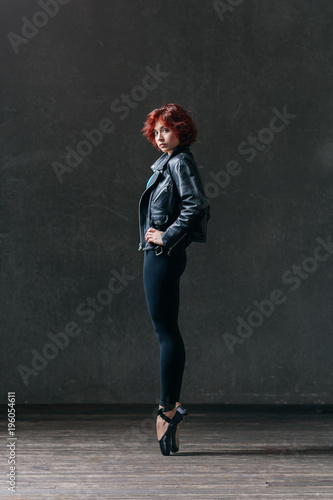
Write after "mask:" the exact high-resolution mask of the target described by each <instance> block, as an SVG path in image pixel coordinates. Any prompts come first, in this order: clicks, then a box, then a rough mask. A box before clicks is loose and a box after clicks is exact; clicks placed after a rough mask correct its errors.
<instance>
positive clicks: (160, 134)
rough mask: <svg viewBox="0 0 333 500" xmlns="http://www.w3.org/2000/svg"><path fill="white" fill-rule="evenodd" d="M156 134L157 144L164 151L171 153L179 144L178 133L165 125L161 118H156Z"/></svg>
mask: <svg viewBox="0 0 333 500" xmlns="http://www.w3.org/2000/svg"><path fill="white" fill-rule="evenodd" d="M154 134H155V141H156V144H157V146H158V147H159V148H160V149H161V151H163V153H168V154H169V155H170V154H171V153H172V151H173V150H174V149H175V147H176V146H178V144H179V140H178V139H177V136H176V134H175V133H174V132H173V130H171V129H169V128H168V127H166V126H165V125H163V123H162V122H161V120H156V123H155V128H154Z"/></svg>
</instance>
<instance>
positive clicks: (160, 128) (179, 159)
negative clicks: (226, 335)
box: [139, 104, 210, 455]
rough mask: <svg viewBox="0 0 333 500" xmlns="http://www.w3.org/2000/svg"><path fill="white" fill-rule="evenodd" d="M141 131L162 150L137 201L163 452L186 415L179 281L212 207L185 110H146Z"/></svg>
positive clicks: (175, 445)
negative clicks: (155, 346)
mask: <svg viewBox="0 0 333 500" xmlns="http://www.w3.org/2000/svg"><path fill="white" fill-rule="evenodd" d="M142 132H143V135H144V136H145V137H146V138H147V139H148V140H149V141H150V142H151V143H152V144H153V145H154V146H155V147H156V148H157V149H158V150H160V151H162V152H163V154H162V155H161V156H160V158H159V159H158V160H157V161H156V162H155V163H154V165H152V167H151V169H152V170H153V175H152V176H151V177H150V179H149V180H148V183H147V186H146V189H145V191H144V192H143V194H142V196H141V198H140V202H139V228H140V244H139V250H143V251H144V264H143V282H144V289H145V295H146V300H147V305H148V311H149V314H150V317H151V320H152V324H153V327H154V330H155V333H156V336H157V338H158V341H159V344H160V381H161V397H160V404H159V410H158V415H157V420H156V430H157V439H158V441H159V444H160V449H161V452H162V454H163V455H170V450H171V451H172V452H176V451H178V449H179V427H178V424H179V422H181V420H183V417H184V416H185V415H187V414H188V412H187V410H186V409H185V408H183V407H182V406H181V404H180V401H179V398H180V390H181V384H182V377H183V371H184V365H185V348H184V343H183V339H182V337H181V334H180V331H179V327H178V309H179V285H180V277H181V275H182V274H183V272H184V270H185V267H186V263H187V255H186V247H187V246H188V245H189V244H190V243H191V242H192V241H202V242H204V241H206V229H207V221H208V219H209V217H210V206H209V204H208V201H207V198H206V196H205V192H204V188H203V185H202V181H201V177H200V173H199V170H198V168H197V166H196V163H195V161H194V158H193V155H192V153H191V151H190V147H189V146H190V145H191V144H192V143H193V142H195V140H196V136H197V130H196V127H195V124H194V122H193V120H192V118H191V116H190V115H189V113H188V112H187V111H185V110H184V109H183V108H182V107H181V106H179V105H178V104H166V105H165V106H163V107H161V108H158V109H154V110H153V111H152V112H151V113H149V114H148V116H147V118H146V121H145V123H144V127H143V129H142Z"/></svg>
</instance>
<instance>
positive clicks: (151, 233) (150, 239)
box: [145, 227, 164, 247]
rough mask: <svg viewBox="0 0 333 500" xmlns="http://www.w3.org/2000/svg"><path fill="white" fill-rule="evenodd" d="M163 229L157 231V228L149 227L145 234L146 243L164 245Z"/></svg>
mask: <svg viewBox="0 0 333 500" xmlns="http://www.w3.org/2000/svg"><path fill="white" fill-rule="evenodd" d="M162 234H163V231H158V229H154V228H153V227H150V228H149V229H148V231H147V232H146V234H145V240H146V242H147V243H155V245H160V246H161V247H164V243H163V241H162Z"/></svg>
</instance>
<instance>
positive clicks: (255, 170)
mask: <svg viewBox="0 0 333 500" xmlns="http://www.w3.org/2000/svg"><path fill="white" fill-rule="evenodd" d="M59 3H60V0H59ZM42 4H43V5H44V10H43V8H42ZM223 4H224V7H223ZM227 7H228V9H227ZM57 10H59V12H57ZM40 11H42V12H46V11H48V14H46V13H45V14H40ZM224 11H225V12H224ZM38 12H39V14H36V13H38ZM0 17H1V33H2V38H1V40H2V49H1V70H2V71H1V73H2V76H1V79H2V103H1V117H2V121H1V125H2V127H1V131H2V149H1V195H2V207H3V210H2V226H1V240H0V241H1V243H0V244H1V255H2V264H1V305H2V334H1V343H2V346H1V356H2V371H3V372H2V375H1V394H2V401H3V402H5V401H6V395H7V391H16V394H17V402H19V403H71V402H75V403H81V402H82V403H130V402H136V403H138V402H142V403H150V402H152V401H156V400H157V398H158V397H159V348H158V343H157V340H156V338H155V334H154V332H153V330H152V326H151V324H150V318H149V316H148V312H147V309H146V303H145V297H144V292H143V286H142V261H143V255H142V254H141V253H139V252H138V251H137V246H138V222H137V206H138V200H139V197H140V195H141V193H142V191H143V189H144V186H145V183H146V181H147V179H148V177H149V176H150V174H151V171H150V168H149V167H150V165H151V164H152V163H153V162H154V161H155V159H156V158H157V157H158V156H159V153H158V152H157V151H156V150H154V149H153V148H152V147H151V145H150V144H149V143H148V142H147V141H146V140H145V139H144V138H143V137H142V136H141V134H140V129H141V127H142V123H143V121H144V119H145V116H146V114H147V113H148V112H149V111H151V110H152V109H153V108H155V107H157V106H160V105H162V104H164V103H166V102H177V103H179V104H181V105H182V106H184V107H185V108H187V109H189V110H191V111H192V112H193V116H194V118H195V119H196V122H197V125H198V128H199V140H198V142H197V143H196V144H195V145H193V147H192V150H193V153H194V155H195V158H196V160H197V163H198V165H199V166H200V167H201V172H202V178H203V181H204V184H205V186H206V191H207V195H208V197H209V200H210V204H211V211H212V218H211V221H210V222H209V234H208V241H207V243H206V244H193V245H191V246H190V247H189V248H188V267H187V269H186V271H185V274H184V276H183V279H182V288H181V293H182V296H181V312H180V325H181V330H182V333H183V337H184V341H185V345H186V348H187V362H186V371H185V375H184V384H183V392H182V401H184V402H193V403H194V402H196V403H200V402H202V403H210V402H212V403H313V402H315V403H333V397H332V391H331V388H332V378H333V372H332V362H331V357H332V348H333V338H332V325H333V314H332V277H333V254H332V252H333V250H332V249H331V248H330V246H329V244H330V241H331V235H332V232H333V230H332V196H333V188H332V180H333V174H332V153H333V151H332V144H333V143H332V132H333V130H332V117H333V100H332V86H333V85H332V62H333V61H332V21H333V4H332V2H331V1H330V0H320V1H319V0H275V1H272V0H246V1H243V2H242V1H236V0H233V1H231V0H230V1H228V0H225V2H224V3H223V2H220V3H219V4H218V5H217V6H216V8H214V4H213V2H212V1H201V0H200V1H193V0H183V1H181V2H180V1H176V0H170V1H167V2H156V1H155V0H141V1H138V0H127V1H126V2H118V1H110V0H100V1H99V2H94V1H93V0H80V1H76V2H75V1H74V0H70V1H69V0H63V1H62V4H61V5H58V4H57V3H56V2H55V0H52V1H51V0H49V1H47V0H45V1H44V2H43V1H40V3H38V2H35V1H28V0H24V1H23V0H15V2H12V1H11V0H10V1H9V0H6V1H5V0H3V1H2V2H1V16H0ZM22 18H25V19H22ZM27 20H28V21H32V22H33V23H35V24H37V25H38V26H39V27H38V28H37V29H36V28H34V26H33V25H31V24H28V23H27ZM22 30H23V31H22ZM9 33H12V35H9V36H8V34H9ZM18 36H20V37H21V38H18ZM156 70H157V72H158V74H157V73H156ZM154 71H155V76H150V77H148V75H149V74H151V73H153V74H154ZM143 84H144V85H145V87H146V89H145V88H143V87H142V85H143ZM140 86H141V88H140ZM138 87H139V88H138ZM152 87H154V88H152ZM126 94H129V95H130V100H129V101H128V104H124V103H120V102H118V101H117V99H119V100H121V99H127V98H126V97H125V96H124V95H126ZM122 95H123V97H122ZM120 106H122V108H120ZM111 107H112V109H111ZM281 114H282V115H283V116H284V118H282V119H281V118H278V117H279V115H281ZM290 115H292V116H290ZM274 117H276V118H274ZM100 126H102V128H103V132H99V133H98V132H96V131H95V132H94V135H93V136H90V140H91V141H94V142H95V144H93V145H90V146H89V142H85V143H84V142H82V141H84V140H86V141H87V140H88V139H87V137H85V135H84V132H83V131H84V130H86V131H87V133H88V132H90V131H91V130H92V129H98V128H100ZM249 142H251V143H252V145H249ZM67 148H72V149H73V150H75V151H77V150H78V151H79V152H80V154H81V156H82V155H85V157H84V158H83V159H82V161H81V163H80V164H78V165H77V166H74V167H73V166H72V167H71V168H69V166H68V165H69V163H70V162H72V165H73V162H74V163H75V159H74V156H73V153H72V154H71V155H69V156H68V155H67V153H68V151H72V150H71V149H67ZM89 148H90V149H89ZM250 148H251V149H250ZM66 155H67V159H66ZM79 161H80V158H79V159H78V157H77V159H76V162H77V163H79ZM55 162H58V163H55ZM66 162H67V163H66ZM60 164H62V167H61V166H60ZM61 168H63V169H66V170H65V171H63V172H62V174H61V175H60V173H59V172H60V170H61ZM56 170H57V171H58V176H57V175H56ZM228 171H229V174H228V173H227V172H228ZM60 181H61V182H60ZM318 238H319V239H318ZM327 242H328V248H327V249H325V245H326V246H327ZM299 266H300V267H299ZM117 273H118V274H117ZM297 274H299V276H297ZM108 285H109V287H110V288H109V291H105V290H106V289H107V288H108ZM103 290H104V291H103ZM96 297H97V301H100V302H102V303H103V305H100V304H99V305H98V302H93V299H96ZM89 298H90V300H91V305H88V303H87V301H88V300H89ZM255 301H257V302H255ZM264 301H266V302H264ZM93 304H95V305H93ZM260 304H261V305H260ZM94 307H95V308H96V310H94ZM260 309H261V312H260ZM89 311H90V312H89ZM255 311H256V312H255ZM240 318H242V319H243V320H244V321H245V322H246V324H247V325H248V326H243V327H242V328H238V333H237V325H239V324H240ZM251 324H252V327H251ZM52 335H53V337H52ZM56 344H58V347H57V346H56ZM41 356H43V357H41ZM51 358H52V359H51Z"/></svg>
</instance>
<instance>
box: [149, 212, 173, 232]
mask: <svg viewBox="0 0 333 500" xmlns="http://www.w3.org/2000/svg"><path fill="white" fill-rule="evenodd" d="M151 220H152V224H153V227H154V228H155V229H166V227H167V225H168V221H169V216H168V215H161V214H152V215H151Z"/></svg>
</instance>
